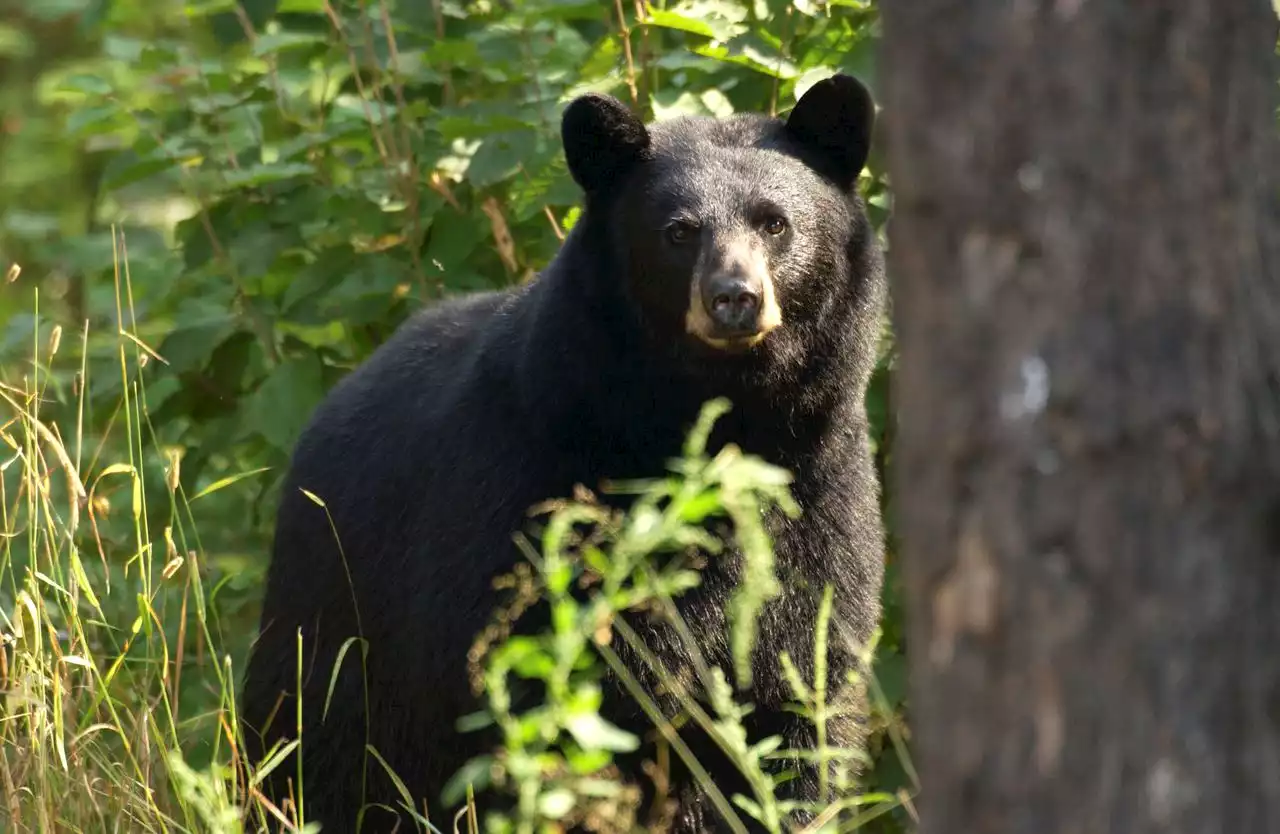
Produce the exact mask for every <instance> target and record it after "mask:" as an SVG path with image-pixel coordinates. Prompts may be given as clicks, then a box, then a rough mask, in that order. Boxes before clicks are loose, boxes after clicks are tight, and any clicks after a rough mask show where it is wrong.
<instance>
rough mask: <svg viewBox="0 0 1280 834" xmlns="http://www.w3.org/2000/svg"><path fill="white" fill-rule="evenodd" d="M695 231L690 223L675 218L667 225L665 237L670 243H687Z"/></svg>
mask: <svg viewBox="0 0 1280 834" xmlns="http://www.w3.org/2000/svg"><path fill="white" fill-rule="evenodd" d="M695 231H696V229H695V228H694V227H693V226H692V225H691V224H689V223H685V222H684V221H681V220H677V221H675V222H674V223H672V224H671V225H670V226H668V227H667V237H668V238H670V240H671V242H672V243H688V242H689V240H690V239H692V238H693V233H694V232H695Z"/></svg>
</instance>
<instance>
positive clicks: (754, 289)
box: [702, 275, 762, 333]
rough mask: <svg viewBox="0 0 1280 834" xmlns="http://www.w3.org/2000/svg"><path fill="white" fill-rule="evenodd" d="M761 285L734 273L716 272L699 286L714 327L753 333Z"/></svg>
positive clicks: (728, 330)
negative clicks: (719, 273) (721, 273)
mask: <svg viewBox="0 0 1280 834" xmlns="http://www.w3.org/2000/svg"><path fill="white" fill-rule="evenodd" d="M761 295H762V287H761V286H760V284H759V282H756V281H751V280H749V279H746V278H742V277H739V276H736V275H723V276H721V275H717V276H713V277H712V278H710V279H709V280H707V281H706V282H705V283H704V284H703V286H702V303H703V306H705V307H706V308H707V314H708V315H709V316H710V317H711V320H712V321H713V322H715V323H716V326H717V327H720V328H723V329H724V330H725V331H727V332H732V333H754V332H755V331H756V329H757V323H758V321H759V319H760V301H761Z"/></svg>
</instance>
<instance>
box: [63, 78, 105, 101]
mask: <svg viewBox="0 0 1280 834" xmlns="http://www.w3.org/2000/svg"><path fill="white" fill-rule="evenodd" d="M58 90H59V92H72V93H84V94H85V95H90V96H106V95H110V94H111V85H110V84H108V83H107V82H106V81H104V80H102V78H100V77H99V76H96V75H86V74H84V73H77V74H76V75H70V76H67V77H66V78H64V79H62V83H61V84H60V85H58Z"/></svg>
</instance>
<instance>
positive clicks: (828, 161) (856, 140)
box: [787, 74, 876, 188]
mask: <svg viewBox="0 0 1280 834" xmlns="http://www.w3.org/2000/svg"><path fill="white" fill-rule="evenodd" d="M875 119H876V105H875V102H874V101H872V99H871V93H870V92H869V91H868V90H867V88H866V87H864V86H863V85H862V82H861V81H858V79H856V78H854V77H853V76H851V75H844V74H839V75H833V76H831V77H830V78H826V79H823V80H822V81H819V82H818V83H817V84H814V85H813V86H812V87H810V88H809V89H808V90H805V93H804V95H802V96H801V97H800V100H799V101H798V102H796V106H795V109H793V110H792V111H791V115H790V116H788V117H787V132H788V133H790V134H791V135H792V137H794V138H795V139H797V140H798V141H799V142H800V143H801V144H803V145H806V146H808V147H810V148H812V149H814V150H815V151H817V152H818V157H819V159H820V160H821V163H822V166H823V168H824V169H825V170H823V171H822V173H825V174H827V175H828V176H830V177H832V178H833V179H834V180H835V181H836V182H837V183H838V184H839V185H840V186H841V187H842V188H851V187H853V184H854V183H856V182H857V180H858V174H859V173H861V172H862V166H863V165H865V164H866V162H867V153H868V152H869V151H870V149H871V128H872V126H873V125H874V124H875Z"/></svg>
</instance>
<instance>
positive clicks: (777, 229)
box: [764, 214, 787, 235]
mask: <svg viewBox="0 0 1280 834" xmlns="http://www.w3.org/2000/svg"><path fill="white" fill-rule="evenodd" d="M764 230H765V231H766V232H768V233H769V234H771V235H780V234H782V233H783V232H785V231H786V230H787V221H786V220H784V219H783V218H781V217H778V216H777V215H776V214H775V215H774V216H773V217H770V218H769V219H768V220H765V221H764Z"/></svg>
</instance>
